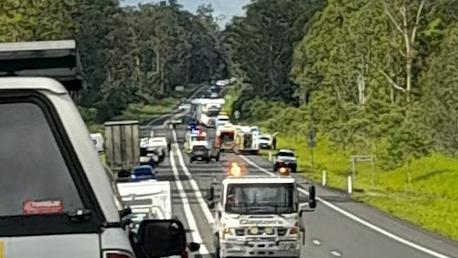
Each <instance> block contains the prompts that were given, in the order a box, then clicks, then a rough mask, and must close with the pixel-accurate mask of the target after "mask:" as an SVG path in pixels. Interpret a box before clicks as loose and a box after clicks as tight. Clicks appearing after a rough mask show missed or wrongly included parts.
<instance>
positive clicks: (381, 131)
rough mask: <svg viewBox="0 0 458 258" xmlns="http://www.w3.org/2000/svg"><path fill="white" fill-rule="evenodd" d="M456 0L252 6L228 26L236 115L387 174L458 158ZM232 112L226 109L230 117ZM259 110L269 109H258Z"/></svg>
mask: <svg viewBox="0 0 458 258" xmlns="http://www.w3.org/2000/svg"><path fill="white" fill-rule="evenodd" d="M457 8H458V2H457V1H449V0H442V1H427V0H421V1H420V0H419V1H402V0H375V1H373V0H365V1H342V0H328V1H318V0H291V1H282V0H260V1H253V2H252V3H250V4H249V5H247V6H246V12H247V16H246V17H238V18H235V19H234V20H233V23H232V24H231V25H230V26H229V27H228V28H227V31H226V33H227V34H228V35H229V41H230V47H231V51H230V53H231V54H230V61H231V67H232V72H233V73H234V74H237V76H238V77H240V78H243V81H244V86H243V89H241V91H242V92H241V93H239V96H240V97H239V99H238V101H237V102H236V103H235V105H234V107H235V109H238V110H240V111H241V112H242V114H243V115H244V118H245V119H248V120H258V121H262V122H263V125H264V126H267V127H270V128H272V129H274V128H275V129H278V130H281V131H283V132H285V133H289V134H291V135H297V134H298V133H299V134H300V135H303V137H304V138H305V137H307V135H308V132H310V131H316V132H318V133H319V134H321V135H322V136H323V137H326V138H327V139H329V141H330V142H331V144H332V145H334V147H335V148H338V149H339V150H342V151H344V152H346V153H348V154H352V153H353V154H355V153H364V154H377V155H378V156H379V157H381V158H382V159H381V160H382V161H383V163H384V165H385V167H388V168H389V167H396V166H399V165H403V164H405V163H407V162H409V161H410V160H412V159H415V158H418V157H421V156H423V155H426V154H428V153H430V152H431V151H434V150H436V151H440V152H443V153H446V154H449V155H454V156H457V155H458V80H457V72H458V71H457V66H456V60H458V47H457V46H458V44H457V43H458V34H457V28H458V26H457V25H458V23H457V22H458V20H457V19H458V17H457V15H458V10H457ZM235 109H234V110H235ZM266 110H270V111H268V112H266Z"/></svg>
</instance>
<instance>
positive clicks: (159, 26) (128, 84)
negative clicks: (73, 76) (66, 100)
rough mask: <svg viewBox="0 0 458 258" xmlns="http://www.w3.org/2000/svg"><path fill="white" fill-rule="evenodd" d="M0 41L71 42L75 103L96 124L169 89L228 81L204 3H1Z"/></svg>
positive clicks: (215, 28) (85, 0)
mask: <svg viewBox="0 0 458 258" xmlns="http://www.w3.org/2000/svg"><path fill="white" fill-rule="evenodd" d="M1 5H2V10H4V12H3V13H2V14H0V41H2V42H9V41H32V40H57V39H68V38H74V39H76V40H77V43H78V46H79V49H80V54H81V60H82V64H83V69H84V80H85V88H84V90H83V91H82V93H81V94H80V95H79V96H78V98H77V102H78V103H79V104H80V105H81V106H83V107H88V108H95V109H96V110H97V113H96V118H97V120H98V121H99V122H101V121H104V120H106V119H110V118H111V117H114V116H116V115H119V114H120V113H121V112H122V110H124V109H125V108H126V107H127V105H128V104H129V103H145V104H148V103H154V102H155V101H157V100H160V99H162V98H165V97H168V96H170V95H171V94H172V93H173V89H174V86H176V85H187V84H191V83H202V82H204V81H208V80H211V79H219V78H223V77H227V73H228V65H227V63H226V51H225V47H224V46H223V44H222V33H221V32H220V30H219V28H218V25H217V23H216V19H215V17H213V10H212V7H211V6H210V5H202V6H200V7H199V8H198V10H197V12H196V14H192V13H190V12H188V11H185V10H183V9H182V7H181V6H180V5H179V4H178V3H177V1H176V0H169V1H167V2H166V1H162V2H160V3H157V4H144V5H139V6H136V7H121V6H120V5H119V2H118V1H112V0H69V1H54V0H41V1H15V0H4V1H2V4H1Z"/></svg>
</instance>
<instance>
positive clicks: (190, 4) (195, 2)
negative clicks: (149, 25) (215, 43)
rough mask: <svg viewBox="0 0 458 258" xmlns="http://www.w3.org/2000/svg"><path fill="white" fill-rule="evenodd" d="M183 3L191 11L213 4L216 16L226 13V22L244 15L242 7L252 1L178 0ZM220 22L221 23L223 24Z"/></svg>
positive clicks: (134, 0) (127, 0)
mask: <svg viewBox="0 0 458 258" xmlns="http://www.w3.org/2000/svg"><path fill="white" fill-rule="evenodd" d="M160 1H161V0H121V4H122V5H137V4H139V3H142V4H145V3H158V2H160ZM178 2H179V3H180V4H181V5H183V8H184V9H186V10H189V11H191V12H195V11H196V9H197V7H198V6H199V5H201V4H211V5H212V7H213V9H214V10H215V16H219V15H221V14H222V15H224V16H225V17H226V19H225V20H224V21H223V22H222V24H225V23H226V22H228V21H230V19H231V18H232V16H234V15H243V14H244V11H243V10H242V7H243V6H244V5H246V4H248V3H249V2H250V0H178ZM222 24H220V25H222Z"/></svg>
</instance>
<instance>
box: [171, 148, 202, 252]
mask: <svg viewBox="0 0 458 258" xmlns="http://www.w3.org/2000/svg"><path fill="white" fill-rule="evenodd" d="M174 149H175V150H178V149H179V146H178V144H177V143H175V144H174ZM170 165H171V166H172V171H173V175H174V177H175V183H176V185H177V190H178V193H179V195H180V199H181V201H182V203H183V210H184V213H185V216H186V220H187V221H188V226H189V228H190V230H191V236H192V240H193V241H194V242H197V243H200V249H199V254H201V255H206V254H209V252H208V249H207V247H206V246H205V244H204V243H203V241H202V237H201V235H200V232H199V229H198V227H197V223H196V220H195V218H194V215H193V214H192V210H191V206H190V205H189V201H188V197H187V196H186V192H185V191H184V188H183V184H182V183H181V180H180V176H179V173H178V169H177V166H176V164H175V157H174V155H173V150H172V152H171V154H170Z"/></svg>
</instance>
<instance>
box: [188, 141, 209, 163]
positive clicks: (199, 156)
mask: <svg viewBox="0 0 458 258" xmlns="http://www.w3.org/2000/svg"><path fill="white" fill-rule="evenodd" d="M210 160H211V158H210V153H209V150H208V146H206V145H194V146H192V150H191V153H190V154H189V163H193V162H194V161H205V162H207V163H209V162H210Z"/></svg>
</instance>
